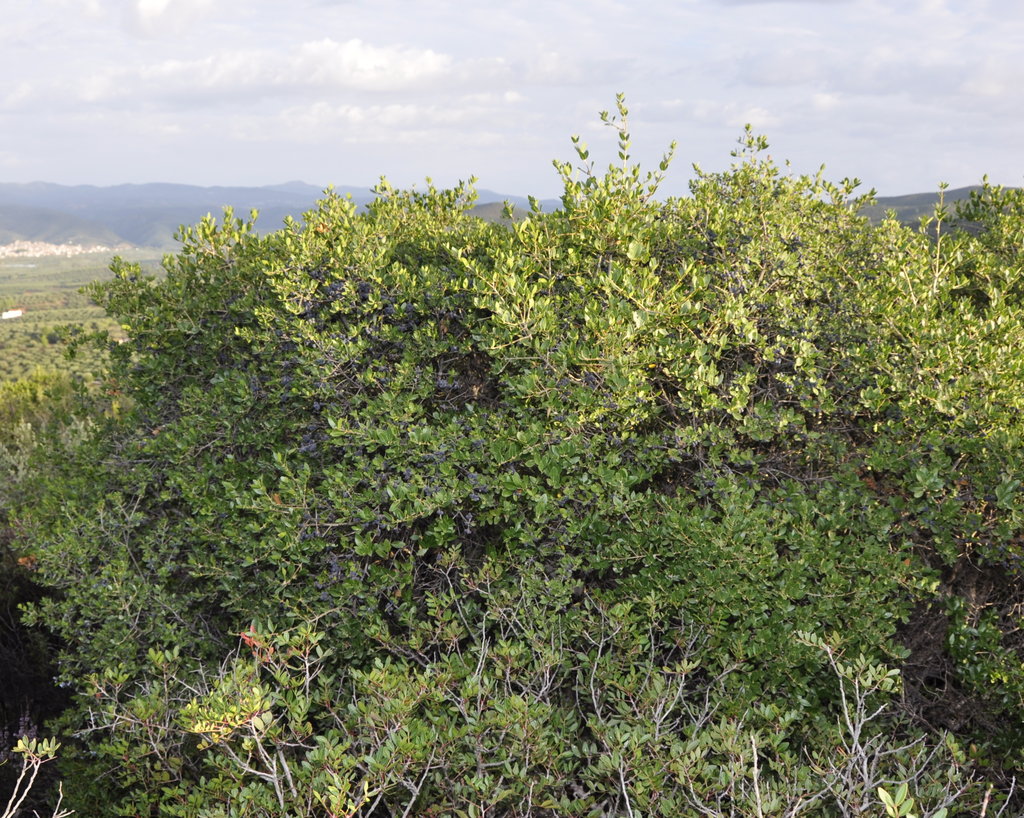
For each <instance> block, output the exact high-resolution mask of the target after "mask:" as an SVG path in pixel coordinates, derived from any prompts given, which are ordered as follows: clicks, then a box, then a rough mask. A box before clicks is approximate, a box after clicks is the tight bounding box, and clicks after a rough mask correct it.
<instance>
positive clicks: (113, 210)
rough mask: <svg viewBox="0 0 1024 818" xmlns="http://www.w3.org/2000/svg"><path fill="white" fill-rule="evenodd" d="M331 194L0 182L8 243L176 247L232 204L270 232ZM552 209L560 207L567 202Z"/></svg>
mask: <svg viewBox="0 0 1024 818" xmlns="http://www.w3.org/2000/svg"><path fill="white" fill-rule="evenodd" d="M335 190H336V191H337V192H338V193H340V194H341V195H345V194H348V195H351V197H352V200H353V201H354V202H355V203H356V204H358V205H360V206H363V205H366V204H368V203H369V202H371V201H373V199H374V198H376V194H375V193H374V192H373V190H372V189H371V188H368V187H342V186H335ZM323 195H324V188H320V187H317V186H316V185H310V184H307V183H305V182H299V181H291V182H285V183H283V184H278V185H266V186H263V187H223V186H216V187H200V186H197V185H181V184H173V183H167V182H154V183H148V184H125V185H113V186H109V187H99V186H95V185H59V184H54V183H50V182H32V183H28V184H13V183H0V244H9V243H11V242H14V241H17V240H25V241H46V242H51V243H55V244H60V243H81V244H104V245H117V244H131V245H135V246H139V247H170V246H172V245H173V237H174V234H175V232H177V230H178V228H179V227H180V226H181V225H183V224H195V223H196V222H197V221H199V220H200V219H202V218H203V216H205V215H206V214H207V213H211V214H213V215H214V216H217V217H219V216H220V215H221V213H222V212H223V210H224V208H225V207H226V206H231V207H233V208H234V210H235V213H236V214H238V215H239V216H246V217H247V216H248V215H249V211H251V210H253V209H254V208H255V209H257V210H259V212H260V215H259V220H258V222H257V226H258V227H260V228H262V229H263V230H265V231H270V230H276V229H277V228H278V227H280V226H281V224H282V222H283V221H284V219H285V217H286V216H292V217H293V218H296V219H299V218H301V216H302V214H303V213H304V212H305V211H307V210H310V209H311V208H313V207H314V205H315V204H316V202H317V201H318V200H319V199H321V198H323ZM505 200H508V201H510V202H512V203H513V204H514V205H516V206H517V207H519V208H526V207H529V199H528V198H527V197H525V196H506V195H504V194H500V193H495V192H494V191H490V190H478V191H477V202H478V203H479V204H487V203H492V202H499V203H500V202H504V201H505ZM544 204H545V208H546V209H552V208H554V207H557V206H558V205H559V204H560V203H559V202H558V200H549V201H547V202H545V203H544Z"/></svg>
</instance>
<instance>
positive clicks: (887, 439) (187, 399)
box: [19, 100, 1024, 818]
mask: <svg viewBox="0 0 1024 818" xmlns="http://www.w3.org/2000/svg"><path fill="white" fill-rule="evenodd" d="M625 116H626V111H625V108H624V106H623V105H622V103H621V100H620V103H619V110H618V112H617V114H616V115H606V116H605V119H606V121H607V122H608V123H609V124H610V125H611V126H613V127H614V128H615V129H616V131H617V133H618V148H619V155H620V158H621V163H616V164H614V165H612V166H611V167H609V168H608V170H607V171H606V172H605V173H603V174H596V173H594V172H593V171H592V169H591V168H590V166H589V165H588V164H586V163H587V162H588V159H589V155H588V151H587V148H586V146H584V145H582V144H581V143H579V142H578V141H577V142H576V152H577V154H578V157H579V159H580V161H581V162H583V163H584V167H583V168H582V169H581V170H579V171H576V170H574V169H573V167H572V166H571V165H570V164H569V163H565V164H560V163H558V171H559V173H560V174H561V176H562V180H563V182H564V195H563V197H562V207H561V209H559V210H557V211H555V212H552V213H544V212H541V211H540V209H539V208H538V207H535V208H534V210H533V211H532V212H531V213H530V214H529V215H528V216H527V217H526V218H525V219H523V220H521V221H519V222H518V223H515V224H514V225H513V226H511V227H504V226H499V225H491V224H486V223H484V222H481V221H479V220H477V219H474V218H472V217H470V216H468V215H467V214H466V210H467V208H468V207H469V206H470V204H471V202H472V192H471V190H470V189H469V188H468V187H460V188H458V189H456V190H453V191H438V190H435V189H433V188H430V189H428V190H427V191H426V192H424V193H415V192H400V191H395V190H393V189H391V188H390V187H388V186H387V185H386V184H382V185H381V187H380V190H379V193H380V197H379V198H378V199H377V200H376V202H375V203H374V204H372V205H371V206H370V207H369V208H368V210H367V211H366V212H364V213H359V212H357V210H356V207H355V206H354V205H353V204H352V203H351V202H349V201H346V200H344V199H341V198H339V197H337V196H334V195H327V197H326V198H325V199H324V200H323V201H322V202H321V203H320V204H319V207H318V209H316V210H314V211H312V212H310V213H307V214H306V215H305V217H304V220H303V222H302V223H299V222H290V223H287V224H286V225H285V227H284V229H282V230H280V231H278V232H276V233H272V234H270V235H265V236H262V237H261V236H257V235H256V234H255V233H254V232H252V230H251V227H252V225H251V223H250V222H245V221H242V220H237V219H235V218H234V217H233V216H232V215H231V214H230V213H228V214H225V218H224V220H223V222H222V223H221V224H217V223H215V222H214V221H212V220H206V221H204V222H202V223H201V224H199V225H197V226H196V227H194V228H192V229H189V230H185V231H183V233H182V235H181V241H182V247H181V250H180V251H179V252H178V253H177V254H176V255H174V256H170V257H168V258H167V259H166V261H165V268H166V278H165V279H163V280H161V281H159V282H157V281H155V280H153V279H152V278H148V277H146V276H143V275H142V274H141V273H140V271H139V269H138V268H137V267H136V266H134V265H132V264H127V263H122V262H115V264H114V272H115V273H116V277H115V279H114V280H113V281H112V282H110V283H107V284H101V285H96V286H95V287H94V288H93V289H92V293H93V295H94V297H95V298H96V299H97V300H98V301H99V302H100V303H101V304H102V305H103V306H104V307H105V308H106V309H107V311H108V312H109V313H110V314H111V315H112V316H115V317H116V318H117V319H118V320H119V321H120V322H121V324H122V325H123V327H124V331H125V333H126V335H127V339H128V340H127V341H126V342H125V343H123V344H111V348H110V356H111V367H110V373H109V377H108V380H107V382H106V389H107V390H108V391H109V392H116V393H117V394H118V396H119V400H120V401H121V408H120V411H118V412H116V413H110V414H109V416H107V417H105V418H103V419H100V420H98V421H97V425H96V428H95V432H94V433H93V434H92V436H91V438H90V439H89V440H87V441H86V442H85V443H83V444H81V445H80V446H79V447H78V448H77V449H76V450H75V451H76V456H75V458H74V460H73V462H70V463H69V465H68V466H66V467H65V468H62V469H61V470H60V473H59V475H58V477H57V478H54V479H52V480H51V481H50V484H49V486H48V488H47V489H46V490H40V491H39V492H38V493H37V496H35V497H33V500H32V502H31V503H30V504H26V506H25V507H24V508H22V509H21V510H20V512H19V526H20V530H21V531H22V532H23V538H24V539H23V543H24V544H23V547H24V548H26V549H28V548H31V550H32V553H33V554H34V555H35V557H36V559H37V561H38V562H37V576H38V577H39V581H41V582H43V583H44V584H45V586H46V587H47V588H48V589H49V590H50V593H49V596H47V597H46V598H45V599H43V600H41V601H40V602H38V603H37V604H35V605H34V606H33V607H32V609H31V611H30V613H29V615H28V621H29V622H30V623H35V624H45V625H46V626H48V627H49V628H51V629H53V631H54V632H55V633H56V634H58V635H59V636H60V638H61V639H62V640H63V642H64V644H66V646H67V647H66V650H64V652H63V653H62V655H61V665H60V667H61V678H62V679H63V680H64V682H65V683H67V684H69V685H72V686H73V687H74V690H75V691H76V699H75V703H74V705H73V706H72V707H71V708H70V709H69V710H68V711H67V713H66V715H65V718H64V720H63V722H62V724H61V729H62V730H63V731H64V734H65V735H66V736H68V737H69V738H70V737H74V739H75V740H74V741H73V742H70V745H69V746H68V747H66V753H67V756H66V758H65V760H64V764H63V770H64V774H65V780H66V783H65V790H66V791H67V794H68V798H69V806H71V807H74V808H76V809H78V810H79V811H80V812H81V813H82V814H87V815H103V814H111V815H143V814H144V815H166V816H228V815H231V816H235V815H239V816H241V815H282V816H283V815H324V816H341V815H350V816H403V815H405V816H411V815H416V816H430V815H435V816H441V815H457V816H467V818H469V817H472V818H476V816H543V815H551V816H555V815H558V816H563V815H564V816H572V815H576V816H601V815H615V816H620V815H621V816H641V815H643V816H658V815H662V816H680V815H707V816H745V817H747V816H797V815H806V816H875V815H881V814H883V813H884V812H885V811H888V813H889V814H891V815H896V814H899V815H906V814H914V815H920V816H922V818H923V817H924V816H929V818H941V816H947V815H948V816H956V815H976V814H987V815H997V814H1002V815H1009V814H1017V813H1016V812H1015V810H1017V809H1019V806H1020V805H1019V803H1017V805H1016V806H1015V805H1014V802H1013V798H1014V784H1013V781H1012V771H1013V770H1014V769H1016V768H1018V767H1019V766H1020V765H1021V764H1022V763H1024V755H1022V750H1021V748H1022V747H1024V741H1022V739H1024V723H1022V706H1024V671H1022V670H1021V666H1022V665H1021V660H1022V657H1024V651H1022V645H1021V636H1020V633H1021V631H1020V630H1019V627H1018V622H1019V619H1020V606H1021V604H1022V602H1024V595H1022V589H1021V573H1020V567H1021V558H1022V555H1024V541H1022V516H1021V515H1022V512H1024V501H1022V494H1021V483H1020V476H1021V467H1020V464H1021V462H1022V461H1021V455H1022V452H1021V430H1022V424H1024V421H1022V418H1024V356H1022V355H1021V350H1022V349H1024V321H1022V320H1021V319H1022V304H1021V296H1022V269H1021V257H1020V252H1021V233H1022V231H1024V218H1022V215H1021V212H1020V210H1021V208H1022V202H1024V200H1022V199H1021V197H1020V195H1019V194H1017V193H1014V192H1008V191H1002V190H999V189H993V188H988V187H986V188H985V189H984V190H983V191H982V192H981V193H980V194H979V195H978V196H976V197H975V199H974V200H973V201H972V203H971V205H970V208H969V213H967V214H965V217H968V218H970V219H971V220H972V221H973V222H975V223H978V224H980V225H981V227H980V229H976V230H974V231H972V232H971V233H967V232H959V231H956V230H954V229H953V228H952V227H951V225H950V219H949V217H948V215H947V214H945V213H944V212H942V211H941V210H940V211H939V213H938V214H937V222H936V224H933V225H932V226H931V227H930V229H929V230H928V231H921V232H920V233H917V232H912V231H909V230H907V229H905V228H902V227H900V226H899V225H897V224H896V223H895V222H892V221H887V222H885V223H883V224H882V225H880V226H878V227H872V226H870V225H869V224H868V222H867V220H866V219H864V218H862V217H860V216H859V215H858V213H857V207H858V204H859V200H857V199H853V198H851V196H852V193H853V191H854V189H855V186H856V184H855V183H854V182H849V181H844V182H843V183H842V184H840V185H833V184H830V183H828V182H826V181H824V180H823V179H822V178H821V177H820V176H818V177H804V176H793V175H790V174H789V173H787V172H784V171H783V170H782V169H780V168H779V167H777V166H776V165H774V164H773V163H772V162H771V161H770V160H768V159H765V158H763V156H762V154H763V150H764V148H765V147H766V145H765V143H764V141H763V140H762V139H760V138H758V137H755V136H753V135H751V134H749V133H748V134H747V135H746V137H745V138H744V140H743V141H742V147H741V150H739V151H737V153H736V154H735V158H736V161H735V163H734V164H733V166H732V167H731V168H730V169H729V170H728V171H726V172H723V173H705V172H698V173H697V176H696V179H695V180H694V182H693V183H692V185H691V195H690V196H689V197H687V198H681V199H669V200H666V201H658V200H656V199H655V193H656V190H657V186H658V182H659V180H660V176H661V172H664V171H665V169H666V168H667V166H668V157H666V159H665V161H664V162H663V164H662V167H661V170H660V172H659V173H655V174H650V175H644V174H642V173H641V171H640V170H639V169H638V168H637V167H635V166H634V165H632V164H630V161H629V157H628V150H629V134H628V132H627V129H626V121H625Z"/></svg>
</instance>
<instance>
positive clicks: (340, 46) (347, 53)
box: [285, 38, 454, 91]
mask: <svg viewBox="0 0 1024 818" xmlns="http://www.w3.org/2000/svg"><path fill="white" fill-rule="evenodd" d="M453 62H454V60H453V59H452V58H451V56H449V55H447V54H439V53H437V52H436V51H432V50H430V49H415V48H407V47H401V46H374V45H370V44H368V43H364V42H363V41H362V40H358V39H352V40H348V41H346V42H343V43H338V42H335V41H334V40H331V39H328V38H325V39H323V40H317V41H315V42H309V43H304V44H303V45H302V47H301V48H300V49H299V52H298V54H297V55H295V56H294V57H293V58H292V59H291V60H290V61H289V63H290V64H288V65H287V66H285V70H286V71H287V73H289V74H291V81H292V82H294V83H302V82H306V81H308V82H310V83H313V84H316V85H326V86H337V87H347V88H359V89H362V90H382V91H388V90H396V89H400V88H409V87H413V86H417V85H429V84H430V83H432V82H435V81H437V80H438V79H440V78H444V77H446V76H448V75H450V74H451V71H452V65H453Z"/></svg>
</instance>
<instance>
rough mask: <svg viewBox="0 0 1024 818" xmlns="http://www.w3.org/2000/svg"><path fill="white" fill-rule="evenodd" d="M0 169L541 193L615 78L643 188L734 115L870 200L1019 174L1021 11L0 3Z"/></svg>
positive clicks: (578, 4) (749, 2)
mask: <svg viewBox="0 0 1024 818" xmlns="http://www.w3.org/2000/svg"><path fill="white" fill-rule="evenodd" d="M3 5H4V9H3V15H2V20H0V181H5V182H30V181H49V182H59V183H63V184H82V183H87V184H101V185H107V184H118V183H122V182H155V181H166V182H183V183H189V184H200V185H222V184H228V185H263V184H275V183H280V182H284V181H288V180H293V179H301V180H304V181H306V182H309V183H312V184H316V185H321V186H325V185H328V184H336V185H338V186H344V185H353V186H356V185H358V186H369V185H372V184H374V183H375V182H376V180H377V179H378V178H379V177H380V176H381V175H386V176H387V177H388V178H389V180H391V181H392V183H394V184H396V185H398V186H411V185H421V184H422V182H423V179H424V178H425V177H427V176H430V177H432V178H433V179H434V180H435V182H436V183H438V184H441V185H446V186H447V185H451V184H454V183H455V182H457V181H458V180H459V179H465V178H468V177H469V176H471V175H476V176H477V177H479V180H480V181H479V186H480V187H484V188H490V189H492V190H498V191H501V192H503V193H510V194H521V195H525V194H534V195H537V196H541V197H547V196H554V195H558V193H559V182H558V177H557V174H556V173H555V171H554V169H553V168H552V166H551V160H552V159H554V158H560V159H569V158H572V157H573V152H572V148H571V143H570V141H569V137H570V136H571V135H572V134H579V135H580V136H582V138H583V139H584V140H585V141H586V142H588V143H589V145H590V147H591V155H592V158H596V159H597V160H598V163H599V165H605V164H607V163H608V162H609V161H611V159H612V158H613V156H614V133H612V132H611V131H610V130H609V129H607V128H603V127H602V126H601V124H600V120H599V118H598V116H597V114H598V112H599V111H600V110H603V109H608V108H612V107H614V104H615V94H616V92H619V91H621V92H624V93H625V94H626V96H627V102H628V105H629V107H630V112H631V116H630V126H631V131H632V135H633V141H634V149H635V150H634V155H635V157H636V158H637V159H638V160H639V161H640V162H641V163H642V164H644V165H646V166H648V167H650V168H653V167H654V166H655V165H656V164H657V161H658V159H659V158H660V155H661V153H662V152H663V151H664V149H665V148H666V147H667V146H668V144H669V142H670V141H671V140H673V139H675V140H677V141H678V143H679V148H678V153H677V158H676V161H675V163H674V165H673V168H672V170H671V171H670V174H669V178H668V181H667V182H666V185H665V186H664V188H663V190H664V192H666V193H682V192H685V190H686V182H687V180H688V179H689V178H690V177H691V175H692V172H691V168H690V166H691V164H692V163H694V162H697V163H699V164H700V165H701V166H702V167H704V168H705V169H708V170H718V169H722V168H725V167H726V166H728V164H729V162H730V161H731V160H730V156H729V152H730V151H731V150H732V149H733V148H734V147H735V142H736V139H737V137H738V136H739V135H740V133H741V132H742V129H743V126H744V124H745V123H748V122H749V123H751V124H752V125H753V126H754V127H755V129H756V130H757V131H758V132H760V133H763V134H765V135H766V136H767V137H768V139H769V142H770V144H771V150H770V154H771V155H772V157H773V158H774V159H776V160H779V161H780V162H781V161H782V160H786V159H788V160H791V161H792V164H793V167H794V169H795V170H797V171H799V172H813V171H815V170H817V168H818V167H819V166H820V165H821V164H825V165H826V176H828V177H829V178H831V179H834V180H839V179H842V178H843V177H846V176H851V177H853V176H856V177H859V178H860V179H862V180H863V182H864V186H865V188H866V187H872V186H873V187H875V188H877V189H878V192H879V193H880V194H882V195H892V194H898V193H910V192H918V191H927V190H934V189H935V188H936V185H937V184H938V183H939V182H940V181H946V182H949V183H950V184H951V185H952V186H953V187H958V186H962V185H967V184H974V183H977V182H979V181H980V179H981V177H982V175H983V174H985V173H987V174H989V176H990V177H991V178H992V180H993V181H995V182H998V183H1001V184H1006V185H1021V184H1024V147H1022V146H1024V0H628V1H623V2H620V0H543V2H542V1H541V0H500V2H498V0H473V2H457V1H456V0H450V1H449V0H287V2H285V0H238V2H233V3H232V2H224V0H6V1H5V2H4V4H3Z"/></svg>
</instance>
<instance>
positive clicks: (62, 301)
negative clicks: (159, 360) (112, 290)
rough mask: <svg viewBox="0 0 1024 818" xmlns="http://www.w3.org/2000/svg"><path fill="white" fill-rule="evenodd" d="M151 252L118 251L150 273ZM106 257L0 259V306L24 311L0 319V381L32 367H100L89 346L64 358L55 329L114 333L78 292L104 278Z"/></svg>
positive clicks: (84, 370)
mask: <svg viewBox="0 0 1024 818" xmlns="http://www.w3.org/2000/svg"><path fill="white" fill-rule="evenodd" d="M157 252H158V251H154V250H138V251H134V252H132V251H128V252H124V253H122V254H121V255H122V256H123V257H124V258H128V259H131V260H133V261H138V262H140V263H141V264H142V265H143V267H144V268H145V269H147V270H151V271H153V272H156V271H157V270H158V269H159V264H160V259H159V258H157V257H156V255H155V254H156V253H157ZM110 260H111V255H110V254H107V253H94V254H83V255H80V256H71V257H69V258H65V257H60V256H42V257H34V258H4V259H0V310H10V309H23V310H24V311H25V314H24V315H23V316H22V317H20V318H11V319H7V320H4V321H0V381H6V380H13V379H16V378H21V377H24V376H25V375H27V374H29V373H30V372H31V371H32V370H33V369H34V368H35V367H37V366H43V367H50V368H56V369H64V370H71V371H74V372H78V373H81V374H88V373H89V372H92V371H95V370H96V369H97V368H98V367H99V366H100V364H101V360H100V354H99V352H98V351H97V350H92V349H88V350H81V351H80V352H79V354H78V355H77V356H76V357H75V359H74V360H68V359H67V357H66V354H65V351H66V346H65V344H64V343H62V342H61V341H60V337H59V332H60V328H61V327H72V328H78V329H81V330H84V331H86V332H92V331H95V330H109V331H110V332H112V333H114V334H115V335H116V334H117V333H118V332H119V329H120V328H119V327H118V326H117V324H116V323H114V322H113V321H111V320H110V319H109V318H107V317H106V316H105V315H104V313H103V310H102V309H100V308H99V307H97V306H96V305H95V304H93V303H92V302H91V301H90V300H89V298H88V297H87V296H85V295H83V294H82V293H81V292H80V289H81V288H82V287H84V286H85V285H86V284H88V283H89V282H91V281H96V280H99V279H104V278H107V277H109V276H110V268H109V265H110Z"/></svg>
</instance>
